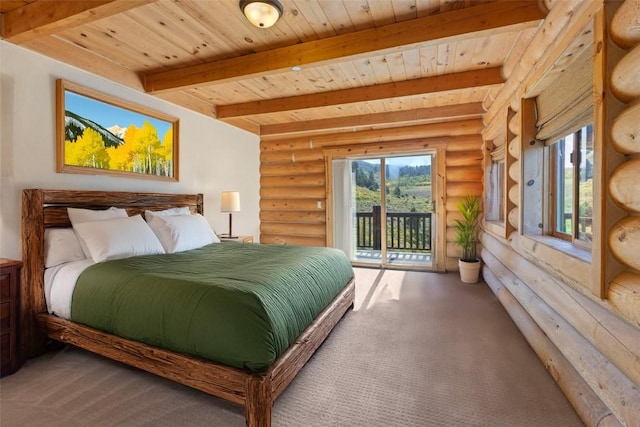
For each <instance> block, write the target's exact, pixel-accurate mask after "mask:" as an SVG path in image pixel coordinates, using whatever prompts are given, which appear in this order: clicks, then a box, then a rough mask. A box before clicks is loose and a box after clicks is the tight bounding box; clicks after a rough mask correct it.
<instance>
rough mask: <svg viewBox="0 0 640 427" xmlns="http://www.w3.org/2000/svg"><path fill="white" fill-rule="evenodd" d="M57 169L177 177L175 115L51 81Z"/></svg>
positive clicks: (139, 176)
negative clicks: (54, 84) (53, 87)
mask: <svg viewBox="0 0 640 427" xmlns="http://www.w3.org/2000/svg"><path fill="white" fill-rule="evenodd" d="M56 134H57V135H56V171H57V172H60V173H82V174H92V175H100V174H106V175H116V176H123V177H128V178H146V179H157V180H168V181H178V169H179V168H178V166H179V162H178V159H179V156H178V135H179V132H178V119H177V118H175V117H172V116H169V115H167V114H164V113H160V112H157V111H153V110H151V109H148V108H146V107H142V106H140V105H136V104H132V103H129V102H127V101H123V100H120V99H117V98H115V97H112V96H109V95H106V94H103V93H100V92H97V91H95V90H93V89H89V88H87V87H84V86H81V85H78V84H75V83H71V82H68V81H65V80H62V79H59V80H57V81H56Z"/></svg>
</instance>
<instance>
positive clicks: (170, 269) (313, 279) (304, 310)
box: [71, 242, 353, 371]
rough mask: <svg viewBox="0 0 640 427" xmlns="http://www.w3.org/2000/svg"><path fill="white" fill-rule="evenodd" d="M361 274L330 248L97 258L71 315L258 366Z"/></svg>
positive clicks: (213, 249)
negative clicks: (103, 259) (111, 258)
mask: <svg viewBox="0 0 640 427" xmlns="http://www.w3.org/2000/svg"><path fill="white" fill-rule="evenodd" d="M352 277H353V270H352V268H351V264H350V263H349V261H348V259H347V257H346V256H345V255H344V253H342V252H340V251H338V250H335V249H330V248H316V247H313V248H312V247H296V246H271V245H257V244H246V243H235V242H228V243H219V244H212V245H208V246H205V247H203V248H200V249H195V250H191V251H186V252H181V253H176V254H166V255H152V256H141V257H133V258H127V259H122V260H114V261H107V262H103V263H99V264H95V265H93V266H91V267H89V268H88V269H87V270H85V271H84V272H83V273H82V274H81V276H80V278H79V279H78V282H77V284H76V287H75V290H74V293H73V301H72V306H71V317H72V320H73V321H75V322H78V323H82V324H85V325H88V326H91V327H93V328H96V329H99V330H102V331H105V332H109V333H111V334H114V335H117V336H120V337H123V338H129V339H132V340H135V341H139V342H143V343H146V344H149V345H152V346H156V347H161V348H164V349H167V350H171V351H175V352H179V353H183V354H189V355H192V356H196V357H200V358H204V359H208V360H212V361H215V362H219V363H222V364H225V365H229V366H234V367H238V368H248V369H250V370H253V371H258V370H262V369H264V368H266V367H268V366H269V365H271V364H272V363H273V362H274V361H275V360H276V359H277V358H278V357H279V356H280V355H281V354H282V353H283V352H284V351H285V350H286V349H287V348H288V347H289V346H290V345H291V344H292V343H293V341H294V340H295V339H296V338H297V337H298V336H299V335H300V333H301V332H302V331H303V330H304V329H305V328H306V327H307V326H309V324H310V323H311V322H312V321H313V320H314V319H315V317H316V316H317V315H318V314H319V313H320V312H321V311H322V310H323V309H324V308H325V307H326V306H327V305H328V304H329V302H331V300H332V299H333V298H334V297H335V296H336V295H337V294H338V293H339V292H340V291H341V290H342V289H343V288H344V287H345V285H346V284H347V283H348V282H349V280H350V279H351V278H352Z"/></svg>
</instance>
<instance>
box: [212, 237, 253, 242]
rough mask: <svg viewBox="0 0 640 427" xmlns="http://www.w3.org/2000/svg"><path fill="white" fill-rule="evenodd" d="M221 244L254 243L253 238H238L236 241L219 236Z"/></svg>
mask: <svg viewBox="0 0 640 427" xmlns="http://www.w3.org/2000/svg"><path fill="white" fill-rule="evenodd" d="M218 238H219V239H220V241H221V242H240V243H253V236H238V237H237V238H236V239H230V238H228V237H225V236H218Z"/></svg>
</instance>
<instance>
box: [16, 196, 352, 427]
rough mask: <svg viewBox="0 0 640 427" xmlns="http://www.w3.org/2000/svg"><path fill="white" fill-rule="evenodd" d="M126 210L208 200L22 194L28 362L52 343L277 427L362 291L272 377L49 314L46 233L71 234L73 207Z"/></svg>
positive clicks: (322, 322) (325, 318)
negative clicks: (291, 388) (297, 384)
mask: <svg viewBox="0 0 640 427" xmlns="http://www.w3.org/2000/svg"><path fill="white" fill-rule="evenodd" d="M110 206H117V207H121V208H126V209H127V211H128V213H129V215H135V214H139V213H142V212H143V211H144V210H145V209H150V210H160V209H166V208H169V207H175V206H189V208H190V209H191V211H192V212H198V213H203V196H202V194H161V193H129V192H111V191H109V192H105V191H67V190H40V189H31V190H24V191H23V193H22V236H23V237H22V261H23V263H24V267H23V269H22V331H23V333H22V344H21V349H22V355H23V356H27V357H29V356H34V355H36V354H38V353H40V352H42V351H43V350H44V348H45V344H46V340H47V337H49V338H52V339H54V340H57V341H61V342H64V343H69V344H72V345H75V346H78V347H81V348H83V349H86V350H89V351H92V352H94V353H97V354H100V355H102V356H105V357H108V358H110V359H113V360H117V361H119V362H122V363H125V364H127V365H130V366H134V367H136V368H140V369H143V370H145V371H148V372H151V373H153V374H155V375H158V376H161V377H164V378H168V379H170V380H172V381H176V382H178V383H180V384H184V385H187V386H189V387H193V388H195V389H198V390H201V391H204V392H205V393H208V394H211V395H214V396H217V397H220V398H222V399H225V400H228V401H231V402H233V403H236V404H239V405H242V406H244V408H245V414H246V421H247V425H248V426H251V427H253V426H261V427H262V426H270V425H271V409H272V406H273V403H274V401H275V399H276V398H277V397H278V396H279V395H280V394H281V393H282V392H283V391H284V390H285V389H286V387H287V386H288V385H289V383H290V382H291V381H292V380H293V378H294V377H295V376H296V374H297V373H298V372H299V371H300V369H302V367H303V366H304V365H305V363H306V362H307V361H308V360H309V359H310V358H311V356H312V355H313V353H314V352H315V351H316V349H317V348H318V347H320V345H321V344H322V342H323V341H324V340H325V339H326V337H327V336H328V335H329V333H330V332H331V330H332V329H333V328H334V326H335V325H336V324H337V323H338V322H339V321H340V319H341V318H342V317H343V315H344V314H345V313H346V312H347V311H348V310H349V308H351V307H352V306H353V301H354V294H355V283H354V281H353V280H351V281H350V282H349V283H348V284H347V286H346V287H345V288H344V290H343V291H342V292H341V293H340V294H339V295H338V296H337V297H336V298H335V299H334V300H333V301H332V302H331V303H330V304H329V305H328V306H327V307H326V308H325V309H324V311H322V313H320V315H318V317H317V318H316V319H315V321H314V322H313V323H312V324H311V325H310V326H309V327H308V328H307V329H306V330H305V331H304V332H303V333H302V334H301V335H300V337H298V339H297V340H296V341H295V342H294V343H293V344H292V345H291V347H289V349H288V350H287V351H286V352H285V353H284V354H283V355H282V356H281V357H280V358H279V359H278V360H276V361H275V362H274V364H273V365H272V366H271V367H270V368H269V369H267V370H266V371H265V372H261V373H253V372H250V371H245V370H241V369H236V368H232V367H229V366H225V365H221V364H217V363H213V362H208V361H204V360H200V359H196V358H193V357H190V356H185V355H182V354H177V353H173V352H170V351H167V350H162V349H159V348H156V347H151V346H148V345H145V344H141V343H138V342H135V341H131V340H127V339H123V338H119V337H116V336H114V335H110V334H107V333H104V332H101V331H98V330H96V329H92V328H89V327H86V326H83V325H80V324H77V323H74V322H71V321H69V320H65V319H62V318H59V317H56V316H53V315H50V314H48V313H47V311H46V302H45V297H44V231H45V229H46V228H50V227H70V226H71V224H70V222H69V218H68V216H67V210H66V208H67V207H82V208H89V209H105V208H108V207H110Z"/></svg>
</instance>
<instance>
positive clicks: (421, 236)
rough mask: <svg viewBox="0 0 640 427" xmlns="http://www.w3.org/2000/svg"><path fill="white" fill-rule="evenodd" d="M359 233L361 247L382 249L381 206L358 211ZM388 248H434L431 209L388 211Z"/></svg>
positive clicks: (419, 249) (414, 249)
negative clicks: (418, 211)
mask: <svg viewBox="0 0 640 427" xmlns="http://www.w3.org/2000/svg"><path fill="white" fill-rule="evenodd" d="M356 235H357V238H358V241H357V248H358V249H373V250H380V249H381V247H382V243H381V242H382V227H381V213H380V206H374V207H373V212H357V213H356ZM387 249H393V250H411V251H422V252H429V251H431V213H429V212H425V213H417V212H388V213H387Z"/></svg>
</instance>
